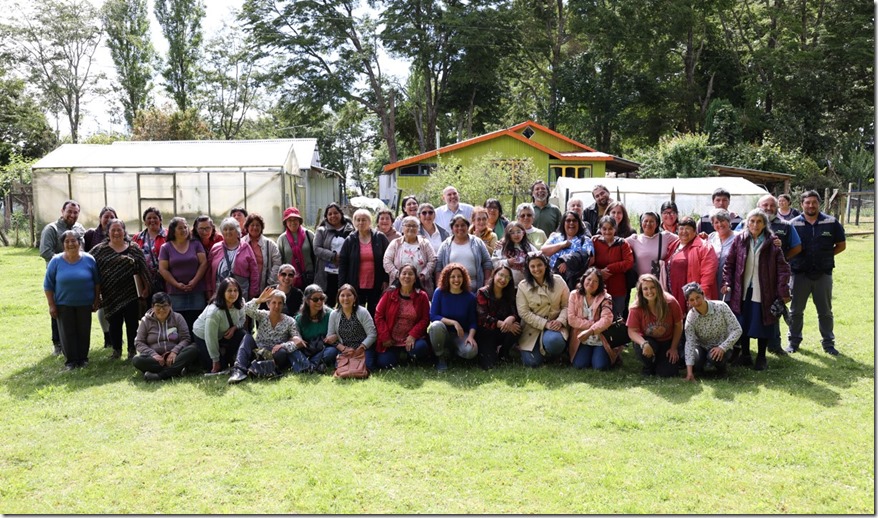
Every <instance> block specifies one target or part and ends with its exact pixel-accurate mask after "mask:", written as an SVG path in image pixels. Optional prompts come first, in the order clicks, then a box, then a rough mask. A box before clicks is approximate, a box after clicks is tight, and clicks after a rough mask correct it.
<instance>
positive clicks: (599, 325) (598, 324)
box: [567, 267, 622, 371]
mask: <svg viewBox="0 0 878 518" xmlns="http://www.w3.org/2000/svg"><path fill="white" fill-rule="evenodd" d="M567 323H568V324H570V338H569V340H568V342H567V345H568V347H569V348H570V363H571V364H573V366H574V367H575V368H577V369H587V368H589V367H593V368H594V369H595V370H599V371H602V370H607V369H609V368H610V367H612V366H613V365H614V364H615V363H616V362H617V361H618V359H619V354H620V353H621V352H622V346H619V347H616V348H612V347H610V344H609V343H608V342H607V340H606V338H604V336H603V335H602V334H601V333H603V332H604V331H606V329H607V328H609V327H610V324H612V323H613V299H612V297H610V295H609V294H608V293H607V290H606V288H605V286H604V275H603V273H602V272H601V271H600V270H598V269H597V268H594V267H592V268H589V269H588V270H586V271H585V273H584V274H583V275H582V278H581V279H580V281H579V285H578V286H576V289H575V290H573V291H571V292H570V302H569V304H567Z"/></svg>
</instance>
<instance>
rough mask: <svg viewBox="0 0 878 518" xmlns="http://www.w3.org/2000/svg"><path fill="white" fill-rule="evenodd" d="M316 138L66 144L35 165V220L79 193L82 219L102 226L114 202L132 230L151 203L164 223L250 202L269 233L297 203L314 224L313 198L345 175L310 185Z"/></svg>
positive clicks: (224, 212)
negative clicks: (103, 213) (102, 218)
mask: <svg viewBox="0 0 878 518" xmlns="http://www.w3.org/2000/svg"><path fill="white" fill-rule="evenodd" d="M316 142H317V141H316V139H273V140H239V141H178V142H115V143H113V144H112V145H109V146H108V145H89V144H65V145H63V146H61V147H60V148H58V149H56V150H55V151H52V152H51V153H49V154H48V155H46V156H45V157H44V158H42V159H41V160H39V161H38V162H37V163H36V164H34V166H33V173H34V180H33V184H34V204H35V209H36V219H37V222H38V224H39V225H43V224H45V223H47V222H49V221H54V220H55V219H57V218H58V216H59V215H60V212H61V205H62V204H63V202H64V200H67V199H69V198H72V199H75V200H77V201H78V202H79V203H80V204H81V206H82V211H81V213H80V222H81V223H83V225H85V226H86V227H87V228H90V227H94V226H95V225H96V224H97V220H98V213H99V211H100V209H101V208H102V207H104V206H105V205H109V206H111V207H113V208H115V209H116V211H117V212H118V214H119V216H120V217H121V218H122V219H123V220H125V222H126V224H127V226H128V230H129V232H133V231H136V230H138V229H140V228H141V227H142V224H141V222H140V215H141V214H142V212H143V210H144V209H145V208H146V207H149V206H155V207H158V208H159V209H160V210H161V211H162V214H163V216H164V218H163V219H165V224H167V221H168V220H170V217H171V216H173V215H179V216H182V217H185V218H186V219H187V220H189V221H192V219H193V218H195V217H196V216H198V215H200V214H209V215H210V216H211V217H212V218H213V219H214V221H215V222H217V223H219V221H220V220H221V219H222V218H223V217H225V216H228V213H229V210H230V209H231V208H232V207H237V206H243V207H245V208H246V209H247V210H248V211H250V212H259V213H260V214H261V215H262V216H263V218H264V219H265V223H266V226H265V234H266V235H277V234H279V233H281V232H282V231H283V226H282V223H281V215H282V213H283V210H284V209H285V208H286V207H288V206H291V205H295V206H298V207H299V209H300V210H302V211H303V215H305V217H306V220H308V221H309V222H310V221H311V220H314V219H315V218H316V216H317V214H316V213H317V206H311V205H312V204H309V202H308V198H309V197H315V198H321V199H319V200H318V203H323V202H324V201H325V200H323V199H322V193H323V191H327V192H328V196H333V197H334V193H335V192H336V191H337V189H335V186H337V182H338V180H337V179H335V178H333V177H332V176H331V175H330V176H328V177H327V176H325V175H323V173H317V174H318V175H320V176H321V178H322V179H324V180H327V181H323V182H321V183H319V185H310V184H309V178H310V176H309V171H311V168H312V167H319V165H320V164H319V162H320V160H319V155H318V154H317V150H316ZM299 153H301V156H299ZM300 168H304V169H300ZM303 175H304V176H303ZM324 184H326V185H324ZM308 187H310V189H309V188H308ZM309 191H311V192H309ZM318 191H319V192H318ZM309 194H310V195H311V196H309ZM318 194H321V196H317V195H318Z"/></svg>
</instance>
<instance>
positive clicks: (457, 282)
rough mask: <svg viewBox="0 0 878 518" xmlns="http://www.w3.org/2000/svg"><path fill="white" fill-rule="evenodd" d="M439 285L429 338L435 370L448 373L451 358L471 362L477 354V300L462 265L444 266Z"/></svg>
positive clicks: (435, 295) (434, 295)
mask: <svg viewBox="0 0 878 518" xmlns="http://www.w3.org/2000/svg"><path fill="white" fill-rule="evenodd" d="M436 284H437V286H436V291H434V292H433V304H432V306H430V320H431V322H430V327H428V328H427V334H429V335H430V343H431V344H432V345H433V354H435V355H436V370H437V371H439V372H445V371H447V370H448V359H449V358H450V357H451V355H452V354H454V353H456V354H457V356H459V357H461V358H463V359H466V360H472V359H473V358H475V357H476V354H477V353H478V346H477V345H476V323H477V317H476V296H475V295H473V294H472V292H470V277H469V272H467V270H466V267H465V266H463V265H462V264H460V263H451V264H448V265H447V266H445V268H443V269H442V271H441V272H440V273H439V277H438V282H437V283H436ZM452 351H454V353H452Z"/></svg>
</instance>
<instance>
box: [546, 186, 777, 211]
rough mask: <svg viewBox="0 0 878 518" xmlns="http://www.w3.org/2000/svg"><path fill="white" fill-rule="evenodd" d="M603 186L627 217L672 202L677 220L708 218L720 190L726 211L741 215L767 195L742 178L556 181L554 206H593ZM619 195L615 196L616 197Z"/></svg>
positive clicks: (657, 209)
mask: <svg viewBox="0 0 878 518" xmlns="http://www.w3.org/2000/svg"><path fill="white" fill-rule="evenodd" d="M598 184H602V185H605V186H606V187H607V188H608V189H609V190H610V197H611V198H613V199H619V200H621V201H622V203H624V204H625V208H626V209H628V212H629V214H630V213H634V214H643V213H644V212H646V211H654V212H659V209H660V208H661V205H662V203H664V202H666V201H668V200H670V199H671V191H672V190H673V191H674V201H675V203H676V204H677V209H678V210H679V211H680V218H683V216H686V215H690V214H698V215H701V214H707V213H708V212H709V211H710V209H712V208H713V202H712V199H711V198H712V196H711V195H712V194H713V191H714V190H715V189H717V188H718V187H722V188H724V189H725V190H727V191H729V193H731V195H732V197H731V199H730V202H729V210H730V211H732V212H736V213H738V214H741V215H744V214H746V213H747V212H748V211H750V210H751V209H753V208H754V207H756V202H757V201H758V200H759V198H760V197H762V196H764V195H765V194H768V191H766V190H765V189H763V188H762V187H759V186H758V185H756V184H755V183H753V182H751V181H749V180H746V179H744V178H738V177H734V176H714V177H711V178H645V179H640V178H582V179H579V178H559V179H558V181H557V183H556V184H555V188H554V189H553V190H552V196H551V197H552V198H554V200H553V202H555V203H557V205H558V206H559V207H562V208H563V207H564V206H565V204H566V203H567V200H568V199H572V198H577V199H580V200H583V203H584V204H585V206H586V207H587V206H589V205H591V204H592V203H594V198H593V197H592V195H591V191H592V189H593V188H594V186H595V185H598ZM617 193H618V194H617Z"/></svg>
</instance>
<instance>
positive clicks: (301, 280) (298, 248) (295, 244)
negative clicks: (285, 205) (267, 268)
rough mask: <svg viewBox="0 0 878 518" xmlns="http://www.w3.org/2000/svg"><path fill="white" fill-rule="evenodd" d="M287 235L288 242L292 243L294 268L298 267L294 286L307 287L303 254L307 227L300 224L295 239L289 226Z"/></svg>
mask: <svg viewBox="0 0 878 518" xmlns="http://www.w3.org/2000/svg"><path fill="white" fill-rule="evenodd" d="M286 235H287V242H288V243H289V244H290V249H291V250H292V252H293V257H292V260H293V268H295V269H296V277H295V278H294V279H293V286H295V287H296V288H299V289H302V288H304V287H305V277H304V276H303V274H304V273H305V256H304V255H303V254H302V245H303V244H304V243H305V229H304V228H302V225H299V230H297V231H296V237H295V239H294V238H293V233H292V232H290V229H289V228H287V230H286Z"/></svg>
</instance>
